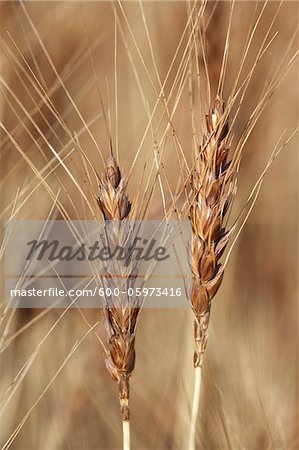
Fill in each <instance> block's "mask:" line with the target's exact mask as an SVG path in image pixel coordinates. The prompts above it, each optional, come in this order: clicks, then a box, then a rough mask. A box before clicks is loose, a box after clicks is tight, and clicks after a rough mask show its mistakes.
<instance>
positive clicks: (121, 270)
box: [98, 157, 140, 422]
mask: <svg viewBox="0 0 299 450" xmlns="http://www.w3.org/2000/svg"><path fill="white" fill-rule="evenodd" d="M98 204H99V207H100V209H101V212H102V214H103V216H104V219H105V220H111V221H120V222H119V223H121V222H123V221H125V220H126V219H128V218H129V217H130V213H131V203H130V201H129V200H128V197H127V195H126V185H125V181H124V179H123V177H122V175H121V172H120V169H119V166H118V164H117V163H116V161H115V159H114V157H110V158H109V159H108V161H107V167H106V172H105V179H104V180H101V181H100V186H99V198H98ZM121 233H122V230H121V227H117V233H116V234H115V235H113V239H114V241H117V243H123V239H125V240H126V242H127V239H128V237H123V236H122V235H121ZM110 237H111V233H110ZM115 243H116V242H114V243H113V244H115ZM131 270H132V269H131V266H130V265H128V267H126V266H125V265H123V264H121V263H120V264H119V265H118V267H117V271H118V274H121V277H117V278H115V277H114V276H113V274H111V273H109V269H108V273H106V280H108V284H109V287H115V286H117V287H119V290H120V291H121V292H122V291H124V292H127V282H128V278H129V277H130V275H131ZM128 301H129V300H128V298H127V296H126V294H123V297H122V298H120V299H117V300H116V299H113V298H110V299H108V303H107V307H106V308H105V317H106V330H107V335H108V348H107V355H106V358H105V364H106V367H107V369H108V372H109V374H110V375H111V377H112V378H113V379H114V380H115V381H116V382H117V383H118V385H119V402H120V409H121V418H122V421H123V422H126V421H129V420H130V408H129V395H130V386H129V378H130V376H131V374H132V372H133V370H134V366H135V327H136V321H137V317H138V314H139V311H140V309H139V308H137V307H133V306H132V307H131V305H133V304H134V301H131V300H130V301H131V305H130V306H129V305H128Z"/></svg>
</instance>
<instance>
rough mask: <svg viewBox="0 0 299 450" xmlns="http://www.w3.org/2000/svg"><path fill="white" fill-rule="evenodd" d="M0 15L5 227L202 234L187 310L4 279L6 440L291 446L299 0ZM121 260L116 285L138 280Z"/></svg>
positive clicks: (0, 9)
mask: <svg viewBox="0 0 299 450" xmlns="http://www.w3.org/2000/svg"><path fill="white" fill-rule="evenodd" d="M0 17H1V24H0V45H1V53H0V72H1V73H0V95H1V97H0V133H1V135H0V147H1V167H0V169H1V181H0V183H1V198H0V202H1V212H0V218H1V225H3V229H4V223H5V221H6V220H10V219H18V220H32V219H41V220H45V221H48V220H52V219H59V220H64V221H67V222H69V221H72V220H74V219H75V220H77V221H78V222H79V224H80V222H81V221H84V220H86V219H88V220H91V219H92V220H95V221H97V223H99V224H100V223H102V222H108V221H109V222H115V226H116V227H117V223H118V222H120V225H119V229H120V230H122V229H123V225H125V224H126V223H129V221H130V220H132V219H138V220H143V219H147V218H150V219H151V218H154V219H159V220H162V221H165V220H169V219H171V218H177V214H178V211H181V212H182V214H181V215H179V217H184V218H186V217H187V216H188V217H189V218H190V221H191V223H192V229H193V247H192V248H191V245H192V244H191V243H190V248H191V251H190V254H191V257H192V278H193V289H192V290H191V291H190V292H191V293H190V298H189V299H188V300H189V303H190V305H191V308H192V311H190V308H188V305H187V302H186V308H185V309H184V310H182V309H175V308H173V309H170V308H169V309H167V310H163V309H161V308H160V309H155V310H150V309H146V308H144V309H143V310H142V314H139V312H140V308H139V307H138V308H135V307H134V304H132V303H131V305H130V307H127V306H128V299H127V298H126V297H123V298H119V299H116V298H108V297H107V298H106V299H105V301H106V305H105V308H104V309H103V314H102V315H101V316H100V317H101V319H100V320H98V317H99V309H80V308H79V307H74V308H73V309H71V308H67V309H66V310H63V311H61V310H59V309H55V308H54V309H53V310H51V309H42V310H41V309H36V310H30V309H28V310H22V309H18V308H17V309H11V308H9V306H8V303H9V300H10V299H8V303H7V299H6V298H4V288H3V286H2V284H4V283H1V289H3V291H2V294H3V296H2V297H3V298H2V299H1V303H0V308H1V309H0V314H1V316H0V364H1V377H0V378H1V379H0V421H1V427H0V447H1V449H3V450H8V449H11V450H20V449H22V448H24V447H26V448H30V449H32V450H40V449H41V448H43V449H46V450H48V449H51V450H64V449H66V448H73V449H76V450H86V449H87V448H97V449H107V448H109V449H112V448H117V447H120V446H121V445H123V447H124V448H125V449H129V448H130V446H131V447H132V448H133V449H134V448H136V449H139V448H143V449H159V450H160V449H161V450H164V449H166V448H173V449H176V450H177V449H180V450H181V449H186V448H187V447H188V445H189V448H190V450H191V449H194V448H198V449H202V448H204V449H206V450H224V449H234V450H239V449H240V448H246V449H249V448H250V449H259V450H260V449H266V448H277V449H278V448H279V449H282V448H298V402H296V386H297V380H296V357H294V354H295V352H296V349H297V347H298V346H297V343H295V336H296V327H297V321H296V314H295V311H296V307H297V303H296V300H295V295H294V280H296V279H297V276H298V274H297V272H296V265H297V261H296V258H295V252H294V239H295V236H297V228H296V226H297V225H296V224H297V217H296V214H295V213H296V199H297V195H294V189H295V185H296V183H295V178H296V174H297V171H296V163H297V148H296V142H295V140H294V139H293V140H292V139H291V138H292V137H293V136H294V134H293V131H294V130H295V129H296V127H297V126H298V124H297V116H296V115H297V113H298V101H297V96H296V94H295V90H294V86H295V84H296V81H297V76H296V73H295V70H291V69H292V68H293V67H294V63H295V61H296V57H297V55H298V49H297V44H296V38H297V36H298V34H297V32H298V26H297V21H296V18H297V17H298V5H297V4H296V3H295V2H286V1H282V2H279V3H276V2H269V1H265V2H238V1H230V2H218V1H215V2H213V1H211V2H207V1H205V0H204V1H200V2H197V1H194V2H193V1H186V2H143V1H140V2H126V1H124V2H122V1H117V2H111V3H110V2H91V3H88V2H87V3H86V2H83V1H82V2H54V3H53V2H9V1H3V2H0ZM166 24H167V26H166ZM170 29H171V33H170V32H169V30H170ZM62 43H63V45H62ZM285 130H286V131H285ZM279 138H281V139H280V140H279ZM277 141H278V144H277V147H275V145H276V143H277ZM286 144H288V149H287V152H285V153H284V154H283V155H281V156H282V157H280V158H279V162H278V164H272V162H273V161H274V159H275V158H276V156H277V155H278V154H279V152H280V150H281V149H282V148H284V147H286ZM108 149H110V151H108ZM111 149H113V156H112V152H111ZM245 150H246V151H245ZM271 152H272V155H271ZM109 155H110V156H109ZM269 155H271V156H269ZM107 158H108V159H107ZM241 159H242V164H240V163H241ZM270 166H271V170H269V169H270ZM101 172H103V173H104V174H103V176H102V177H100V176H99V175H98V173H101ZM266 172H267V177H266V178H265V176H264V175H265V173H266ZM237 180H238V195H235V194H236V183H237ZM262 182H263V183H264V185H263V190H262V191H260V187H261V183H262ZM259 192H261V194H262V195H261V197H260V201H257V196H258V194H259ZM2 194H3V195H2ZM131 202H132V205H131ZM253 205H255V208H254V210H252V207H253ZM232 208H233V210H232V211H231V209H232ZM251 211H253V214H250V212H251ZM248 217H249V219H248ZM247 219H248V220H249V222H248V226H247V227H246V228H244V229H243V225H244V224H245V222H246V221H247ZM104 226H105V225H104ZM107 226H108V225H107ZM78 227H79V228H80V225H79V226H78ZM124 228H125V227H124ZM3 229H2V232H3ZM241 230H242V233H241V234H240V231H241ZM3 235H4V233H3ZM6 239H7V237H6V238H4V239H3V240H2V242H1V248H0V260H1V267H3V266H4V258H3V257H4V254H5V247H6V243H7V242H6ZM114 239H115V242H116V243H117V242H118V241H119V240H122V239H124V240H125V237H124V236H122V235H121V232H119V233H116V234H115V236H114ZM233 248H234V252H232V249H233ZM261 254H262V256H261ZM228 260H229V264H227V262H228ZM240 267H241V268H242V271H241V270H240ZM108 269H109V270H107V274H106V275H107V276H103V277H102V279H101V283H103V285H104V286H116V285H117V286H119V284H120V283H123V284H124V285H125V284H126V283H127V282H128V281H127V280H128V279H130V275H131V268H130V267H122V266H120V267H118V272H117V273H122V277H121V279H120V278H119V277H114V275H115V271H114V267H110V268H109V267H108ZM3 270H4V269H3ZM110 272H111V274H112V275H111V276H110V275H109V273H110ZM91 273H92V275H93V276H94V277H97V275H98V273H96V271H95V270H94V268H93V271H92V272H91ZM224 273H225V282H223V283H222V278H223V275H224ZM1 275H2V274H1ZM23 275H24V276H25V275H26V274H25V273H23V274H22V277H23ZM40 283H41V286H44V281H43V280H41V281H40ZM221 283H222V284H221ZM220 284H221V290H220V292H219V293H218V294H217V295H220V297H221V298H219V301H217V299H215V298H214V296H215V295H216V291H217V289H218V288H219V286H220ZM86 285H87V283H86ZM55 286H57V287H64V286H63V281H62V280H60V279H59V277H58V278H57V280H56V281H55ZM84 287H85V285H84ZM213 299H214V300H216V301H215V303H214V300H213ZM282 299H283V301H282ZM76 300H77V298H74V299H72V304H76ZM212 300H213V314H212V315H211V320H209V319H210V312H211V301H212ZM132 306H133V307H132ZM137 321H138V339H136V342H135V333H136V331H137ZM139 321H140V322H139ZM193 321H194V335H193V333H192V328H191V327H192V322H193ZM286 324H287V326H286ZM208 326H209V328H208ZM208 331H209V345H208V346H206V345H207V335H208ZM135 345H136V352H137V353H138V370H134V366H135ZM194 347H195V348H194ZM102 353H104V358H102ZM193 353H194V366H195V371H194V367H192V354H193ZM277 355H279V357H277ZM107 369H108V372H109V374H110V376H111V377H112V378H113V380H114V381H115V382H116V384H117V387H118V390H119V399H118V398H117V395H115V384H114V383H112V382H111V380H110V379H109V374H107ZM133 370H134V384H133V386H134V389H132V398H130V394H129V386H130V384H131V376H132V374H133ZM194 372H195V378H194ZM194 381H195V384H194ZM199 399H200V401H199ZM278 404H279V408H278V407H277V405H278ZM119 407H120V410H121V419H122V420H121V421H120V417H119V416H120V414H119ZM190 410H191V413H190ZM130 413H131V426H132V429H133V430H134V432H131V436H130V420H129V419H130ZM121 422H122V425H123V430H121V426H120V425H121ZM121 431H123V437H122V433H121ZM188 442H189V444H188Z"/></svg>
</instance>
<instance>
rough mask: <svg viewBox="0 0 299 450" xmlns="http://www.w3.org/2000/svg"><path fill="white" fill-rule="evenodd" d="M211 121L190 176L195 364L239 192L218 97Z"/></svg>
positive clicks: (204, 338) (203, 342)
mask: <svg viewBox="0 0 299 450" xmlns="http://www.w3.org/2000/svg"><path fill="white" fill-rule="evenodd" d="M206 126H207V132H206V134H205V135H204V138H203V143H202V146H201V147H200V148H199V152H198V155H197V156H196V162H195V166H194V172H193V176H192V180H191V191H192V193H191V206H190V219H191V224H192V231H193V249H192V278H193V283H192V294H191V303H192V309H193V312H194V314H195V321H194V338H195V352H194V367H200V366H201V364H202V356H203V354H204V351H205V348H206V344H207V328H208V324H209V318H210V308H211V301H212V299H213V297H214V296H215V294H216V292H217V290H218V289H219V286H220V284H221V281H222V278H223V267H222V266H221V263H220V258H221V255H222V254H223V252H224V250H225V248H226V245H227V243H228V239H229V235H230V231H229V230H226V227H225V218H226V215H227V212H228V210H229V207H230V205H231V203H232V201H233V198H234V195H235V186H236V172H237V171H236V165H235V164H233V162H235V161H228V154H229V150H230V133H229V131H230V130H229V124H228V119H227V116H226V113H225V107H224V102H223V100H222V99H221V98H220V97H219V96H217V97H216V100H215V102H214V105H213V107H212V108H211V110H210V112H209V114H208V115H207V116H206Z"/></svg>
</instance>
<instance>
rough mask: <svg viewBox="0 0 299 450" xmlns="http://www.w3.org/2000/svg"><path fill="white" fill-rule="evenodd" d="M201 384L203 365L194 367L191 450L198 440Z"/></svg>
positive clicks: (193, 449)
mask: <svg viewBox="0 0 299 450" xmlns="http://www.w3.org/2000/svg"><path fill="white" fill-rule="evenodd" d="M200 386H201V366H199V367H195V368H194V390H193V402H192V412H191V421H190V434H189V446H188V448H189V450H195V448H196V447H195V442H196V422H197V417H198V412H199V397H200Z"/></svg>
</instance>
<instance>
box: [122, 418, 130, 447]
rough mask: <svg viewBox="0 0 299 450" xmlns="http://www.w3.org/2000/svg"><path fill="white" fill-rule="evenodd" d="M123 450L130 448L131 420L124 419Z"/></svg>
mask: <svg viewBox="0 0 299 450" xmlns="http://www.w3.org/2000/svg"><path fill="white" fill-rule="evenodd" d="M122 423H123V450H130V421H129V420H123V422H122Z"/></svg>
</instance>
